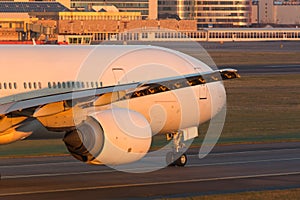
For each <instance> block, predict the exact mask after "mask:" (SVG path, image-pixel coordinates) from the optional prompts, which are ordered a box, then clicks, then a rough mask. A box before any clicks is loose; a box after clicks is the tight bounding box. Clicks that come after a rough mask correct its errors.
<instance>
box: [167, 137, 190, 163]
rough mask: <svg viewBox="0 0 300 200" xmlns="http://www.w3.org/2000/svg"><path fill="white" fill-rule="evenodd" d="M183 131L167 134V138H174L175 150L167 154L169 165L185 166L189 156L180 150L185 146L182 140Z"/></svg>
mask: <svg viewBox="0 0 300 200" xmlns="http://www.w3.org/2000/svg"><path fill="white" fill-rule="evenodd" d="M182 137H183V135H182V132H175V133H171V134H168V135H167V139H168V140H171V139H173V151H172V152H168V153H167V155H166V162H167V164H168V166H179V167H183V166H184V165H185V164H186V162H187V156H186V155H185V154H184V153H183V152H181V151H180V149H181V148H183V147H184V144H183V142H182Z"/></svg>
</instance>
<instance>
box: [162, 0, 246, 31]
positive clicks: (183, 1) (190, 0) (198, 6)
mask: <svg viewBox="0 0 300 200" xmlns="http://www.w3.org/2000/svg"><path fill="white" fill-rule="evenodd" d="M250 4H251V0H235V1H233V0H158V14H159V16H167V17H168V16H174V15H177V16H178V17H179V18H180V19H195V20H197V24H198V28H205V27H248V26H250V25H251V21H250V19H251V9H250V8H251V7H250ZM167 14H169V15H167Z"/></svg>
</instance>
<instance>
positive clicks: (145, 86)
mask: <svg viewBox="0 0 300 200" xmlns="http://www.w3.org/2000/svg"><path fill="white" fill-rule="evenodd" d="M239 77H240V75H239V74H238V73H237V70H235V69H222V70H215V71H209V72H205V73H195V74H188V75H182V76H176V77H169V78H163V79H155V80H150V81H147V82H135V83H129V84H121V85H114V86H109V87H100V88H92V89H85V90H74V91H63V90H62V91H60V90H57V91H59V92H57V93H53V92H52V93H51V94H48V93H47V92H46V91H44V90H40V91H34V93H33V94H34V95H29V96H26V95H24V94H22V95H20V96H18V95H17V96H16V97H15V99H14V100H13V101H10V102H7V103H2V105H1V104H0V115H2V116H3V115H6V114H8V113H13V112H17V113H19V115H22V111H24V110H26V109H31V110H33V111H34V110H35V108H38V107H40V106H42V105H47V104H51V103H55V102H61V101H65V102H67V103H69V104H73V105H74V103H76V104H81V106H83V107H84V106H85V107H86V106H91V105H93V102H95V101H97V100H98V98H100V97H101V96H102V95H105V94H109V93H111V94H112V93H115V92H119V93H122V97H121V98H120V99H118V100H123V99H130V98H137V97H141V96H146V95H152V94H156V93H160V92H166V91H171V90H176V89H180V88H185V87H191V86H196V85H201V84H206V83H211V82H216V81H221V80H227V79H233V78H239ZM48 90H51V89H48ZM113 101H114V100H111V101H105V102H103V103H102V104H101V105H105V104H109V103H112V102H113ZM70 106H72V105H70ZM30 113H31V112H29V113H28V112H27V114H24V115H28V117H29V116H30V115H31V114H30ZM32 113H33V112H32Z"/></svg>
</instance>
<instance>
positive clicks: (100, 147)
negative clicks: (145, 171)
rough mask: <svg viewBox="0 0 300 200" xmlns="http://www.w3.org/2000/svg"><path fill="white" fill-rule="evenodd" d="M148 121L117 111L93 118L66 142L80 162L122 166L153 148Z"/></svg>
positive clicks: (100, 113)
mask: <svg viewBox="0 0 300 200" xmlns="http://www.w3.org/2000/svg"><path fill="white" fill-rule="evenodd" d="M151 139H152V133H151V128H150V124H149V122H148V121H147V120H146V119H145V117H144V116H143V115H142V114H140V113H138V112H135V111H132V110H128V109H122V108H114V109H109V110H105V111H101V112H97V113H94V114H93V115H90V116H89V117H88V118H87V119H86V120H85V121H84V122H83V123H81V124H80V125H79V126H78V127H76V129H75V130H73V131H71V132H68V133H67V134H66V135H65V137H64V142H65V144H66V146H67V148H68V150H69V151H70V153H71V154H72V155H73V156H74V157H75V158H77V159H78V160H81V161H84V162H87V163H91V164H100V163H103V164H106V165H120V164H126V163H130V162H134V161H137V160H139V159H141V158H142V157H143V156H145V154H146V153H147V152H148V150H149V148H150V145H151Z"/></svg>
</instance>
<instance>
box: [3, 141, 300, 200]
mask: <svg viewBox="0 0 300 200" xmlns="http://www.w3.org/2000/svg"><path fill="white" fill-rule="evenodd" d="M198 150H199V149H197V148H193V149H191V150H189V152H188V163H187V165H186V166H185V167H166V168H164V169H160V170H157V171H153V172H150V173H125V172H119V171H117V170H114V169H111V168H108V167H106V166H103V165H99V166H91V165H86V164H85V163H81V162H79V161H77V160H74V159H73V158H72V157H70V156H56V157H35V158H11V159H8V158H7V159H3V158H2V159H0V171H1V175H2V176H1V181H0V199H5V200H9V199H31V200H32V199H84V198H89V199H157V198H165V197H187V196H201V195H205V194H222V193H233V192H242V191H260V190H273V189H287V188H299V187H300V143H297V142H294V143H272V144H251V145H230V146H217V147H216V148H215V149H214V150H213V152H212V153H210V154H209V155H208V156H207V157H205V158H203V159H199V157H198Z"/></svg>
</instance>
